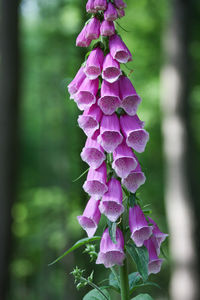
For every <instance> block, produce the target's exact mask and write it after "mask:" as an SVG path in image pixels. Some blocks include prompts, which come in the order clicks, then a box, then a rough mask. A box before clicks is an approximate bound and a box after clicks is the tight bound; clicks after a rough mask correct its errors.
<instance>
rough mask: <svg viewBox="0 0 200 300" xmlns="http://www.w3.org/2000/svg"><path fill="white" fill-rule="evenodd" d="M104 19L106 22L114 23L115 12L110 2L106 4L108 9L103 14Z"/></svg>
mask: <svg viewBox="0 0 200 300" xmlns="http://www.w3.org/2000/svg"><path fill="white" fill-rule="evenodd" d="M104 19H105V20H106V21H115V20H116V19H117V10H116V8H115V7H114V5H113V4H112V3H111V2H109V3H108V7H107V9H106V11H105V13H104Z"/></svg>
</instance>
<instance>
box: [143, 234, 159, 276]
mask: <svg viewBox="0 0 200 300" xmlns="http://www.w3.org/2000/svg"><path fill="white" fill-rule="evenodd" d="M144 245H145V247H146V248H147V250H148V253H149V263H148V273H149V274H151V273H153V274H157V273H159V272H160V269H161V265H162V262H163V259H160V258H158V254H157V253H158V249H157V247H158V245H157V244H156V241H155V238H154V237H153V236H152V237H151V238H149V239H148V240H147V241H145V242H144Z"/></svg>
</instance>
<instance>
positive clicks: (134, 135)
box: [120, 115, 149, 153]
mask: <svg viewBox="0 0 200 300" xmlns="http://www.w3.org/2000/svg"><path fill="white" fill-rule="evenodd" d="M120 126H121V130H122V132H123V135H124V136H125V138H126V143H127V145H128V146H129V147H131V148H133V149H134V150H135V151H137V152H139V153H141V152H143V151H144V149H145V147H146V144H147V142H148V140H149V134H148V132H147V131H146V130H145V129H143V127H144V122H142V121H140V119H139V118H138V116H137V115H134V116H127V115H123V116H121V117H120Z"/></svg>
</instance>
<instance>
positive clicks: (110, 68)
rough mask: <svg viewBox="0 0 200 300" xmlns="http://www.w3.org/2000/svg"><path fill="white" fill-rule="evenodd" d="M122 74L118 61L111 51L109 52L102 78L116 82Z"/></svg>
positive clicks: (104, 63)
mask: <svg viewBox="0 0 200 300" xmlns="http://www.w3.org/2000/svg"><path fill="white" fill-rule="evenodd" d="M120 75H121V70H120V65H119V63H118V61H116V60H114V59H113V58H112V56H111V55H110V53H109V54H107V55H106V57H105V59H104V62H103V72H102V78H103V79H105V80H106V81H108V82H110V83H112V82H115V81H116V80H117V79H118V78H119V76H120Z"/></svg>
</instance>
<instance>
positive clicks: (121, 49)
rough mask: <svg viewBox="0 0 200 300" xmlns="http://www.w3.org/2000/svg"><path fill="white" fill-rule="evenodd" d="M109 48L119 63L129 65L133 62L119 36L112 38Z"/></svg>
mask: <svg viewBox="0 0 200 300" xmlns="http://www.w3.org/2000/svg"><path fill="white" fill-rule="evenodd" d="M109 48H110V54H111V55H112V57H113V58H114V59H116V60H117V61H118V62H120V63H127V62H128V61H130V60H132V56H131V54H130V51H129V50H128V48H127V47H126V45H125V44H124V42H123V41H122V40H121V38H120V37H119V36H118V35H117V34H115V35H112V36H111V37H110V40H109Z"/></svg>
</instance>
